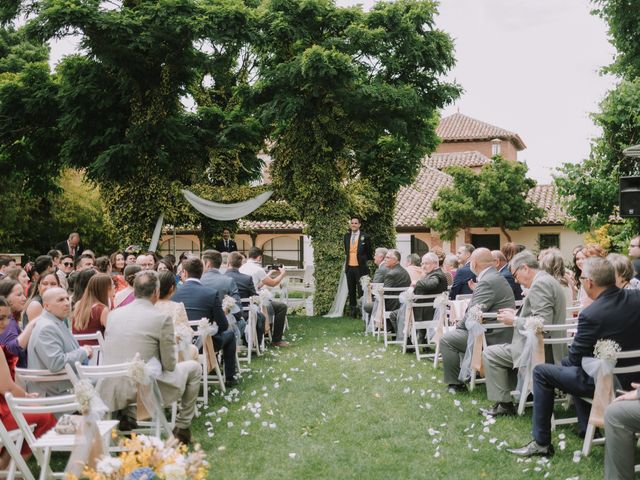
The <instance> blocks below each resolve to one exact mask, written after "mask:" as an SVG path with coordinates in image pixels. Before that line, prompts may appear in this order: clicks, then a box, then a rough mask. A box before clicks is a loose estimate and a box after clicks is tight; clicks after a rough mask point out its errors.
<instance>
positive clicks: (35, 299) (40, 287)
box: [22, 272, 60, 324]
mask: <svg viewBox="0 0 640 480" xmlns="http://www.w3.org/2000/svg"><path fill="white" fill-rule="evenodd" d="M54 287H60V279H59V278H58V275H56V274H55V273H54V272H50V273H47V274H45V275H42V276H40V278H38V281H37V282H36V285H35V287H34V289H33V293H32V294H31V296H30V297H29V300H27V305H26V307H25V309H24V313H23V315H22V321H23V324H26V323H28V322H30V321H31V320H33V319H35V318H38V317H39V316H40V314H41V313H42V295H44V292H46V291H47V290H48V289H50V288H54Z"/></svg>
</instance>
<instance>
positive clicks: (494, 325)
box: [458, 295, 513, 391]
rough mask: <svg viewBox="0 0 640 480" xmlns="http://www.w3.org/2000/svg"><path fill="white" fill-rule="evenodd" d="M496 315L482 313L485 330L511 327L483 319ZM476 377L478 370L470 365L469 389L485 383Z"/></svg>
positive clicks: (483, 346) (483, 343) (483, 347)
mask: <svg viewBox="0 0 640 480" xmlns="http://www.w3.org/2000/svg"><path fill="white" fill-rule="evenodd" d="M459 296H460V295H458V297H459ZM497 316H498V314H497V313H494V312H486V313H483V314H482V320H483V323H482V326H483V327H484V328H485V329H486V330H487V332H489V331H490V330H504V329H506V328H510V329H513V326H512V325H505V324H504V323H500V322H493V323H484V320H489V319H495V318H496V317H497ZM487 332H485V334H484V335H483V337H482V350H484V349H485V348H487V336H486V335H487ZM477 377H478V371H477V370H476V369H475V368H473V366H472V367H471V381H470V382H469V390H470V391H473V389H474V388H476V385H478V384H481V383H485V379H484V378H477Z"/></svg>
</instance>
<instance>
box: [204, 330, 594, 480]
mask: <svg viewBox="0 0 640 480" xmlns="http://www.w3.org/2000/svg"><path fill="white" fill-rule="evenodd" d="M289 321H290V327H291V329H290V330H289V331H288V332H287V334H286V337H287V339H288V340H290V341H291V342H292V346H291V347H290V348H287V349H270V350H269V351H268V352H267V354H266V355H265V356H263V357H261V358H258V359H256V360H255V361H253V362H252V364H251V367H252V371H251V372H250V373H245V374H244V377H243V379H242V381H241V383H240V386H239V388H237V390H234V391H232V392H227V395H226V397H222V396H221V395H219V394H218V393H216V394H215V395H213V396H212V398H211V400H210V403H209V408H208V410H201V415H200V417H199V418H197V419H196V420H195V421H194V425H193V432H194V439H195V440H196V441H199V442H200V443H201V444H202V447H203V448H204V450H205V451H206V452H208V457H209V461H210V463H211V472H210V478H222V479H230V478H233V479H278V480H285V479H301V478H305V479H306V478H310V479H311V478H313V479H316V478H319V479H335V480H338V479H347V478H354V479H367V480H371V479H387V478H391V477H392V476H393V477H395V478H401V479H405V478H407V479H409V478H411V479H413V478H429V479H434V478H456V479H464V478H469V479H477V478H492V479H493V478H504V479H517V478H545V477H546V478H551V479H567V478H580V479H601V478H602V477H603V453H604V452H603V449H602V447H594V451H593V452H592V454H591V456H590V457H589V458H586V459H585V458H582V459H580V460H579V462H577V463H575V462H574V461H573V452H574V451H576V450H580V448H581V446H582V441H581V440H580V439H579V438H578V437H577V436H576V435H575V434H574V433H573V430H572V427H567V428H565V429H559V430H557V431H556V432H554V434H553V442H554V445H555V446H556V450H557V452H556V456H555V457H553V458H552V459H551V461H550V462H548V463H546V462H545V461H544V460H539V459H534V460H532V461H529V462H525V461H521V460H520V461H519V459H517V458H516V457H514V456H512V455H510V454H509V453H507V452H505V451H504V448H506V447H507V445H508V446H520V445H521V444H523V443H525V442H527V441H529V438H530V431H531V413H530V411H528V413H527V414H526V415H525V416H524V417H522V418H506V419H499V420H498V421H497V422H496V423H495V424H491V423H489V422H488V421H487V420H486V419H485V418H484V417H482V416H480V415H478V413H477V412H478V408H479V407H481V406H482V407H484V406H488V405H489V402H488V401H487V400H486V397H485V389H484V386H480V387H479V388H478V389H477V390H476V392H474V393H470V394H457V395H452V394H448V393H443V387H444V386H443V385H442V383H441V378H442V373H441V370H440V369H438V370H434V369H433V366H432V364H430V363H426V362H423V363H417V362H416V359H415V356H414V355H408V354H407V355H403V354H402V353H401V351H400V349H399V348H398V347H397V346H390V347H389V349H388V350H387V351H385V349H384V347H383V345H382V344H381V343H378V342H376V341H375V339H374V338H372V337H371V336H367V337H365V336H364V335H363V333H362V331H361V330H362V324H361V322H360V321H356V320H352V319H346V318H345V319H325V318H307V317H290V319H289ZM563 439H564V440H563ZM561 442H564V445H565V449H564V450H562V451H561V450H560V448H559V447H558V445H559V443H560V444H561V445H562V443H561Z"/></svg>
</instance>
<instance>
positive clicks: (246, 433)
mask: <svg viewBox="0 0 640 480" xmlns="http://www.w3.org/2000/svg"><path fill="white" fill-rule="evenodd" d="M245 435H249V432H246V431H245V430H240V436H245Z"/></svg>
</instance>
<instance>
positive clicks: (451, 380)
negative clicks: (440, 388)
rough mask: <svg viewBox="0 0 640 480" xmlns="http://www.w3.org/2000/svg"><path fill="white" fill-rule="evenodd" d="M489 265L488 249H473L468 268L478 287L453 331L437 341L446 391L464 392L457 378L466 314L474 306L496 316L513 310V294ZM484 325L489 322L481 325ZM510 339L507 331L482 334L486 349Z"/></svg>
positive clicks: (500, 330) (463, 343) (465, 346)
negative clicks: (487, 346) (500, 311)
mask: <svg viewBox="0 0 640 480" xmlns="http://www.w3.org/2000/svg"><path fill="white" fill-rule="evenodd" d="M493 265H494V262H493V257H492V256H491V252H490V251H489V250H488V249H486V248H477V249H475V250H474V251H473V253H472V254H471V262H470V267H471V271H472V272H473V274H475V275H476V276H477V279H478V283H477V284H476V285H475V287H474V290H473V297H471V303H470V304H469V309H468V310H467V314H466V315H465V316H464V318H463V320H462V322H461V323H460V324H458V325H457V327H456V329H455V330H454V331H453V332H448V333H446V334H445V335H444V336H443V337H442V339H441V340H440V351H441V352H442V365H443V369H444V383H446V384H447V385H448V389H449V391H453V392H456V391H458V392H460V391H466V387H465V386H464V384H463V383H462V382H461V381H460V380H459V379H458V376H459V375H460V362H461V359H462V357H463V356H464V353H465V351H466V350H467V339H468V336H469V332H468V331H467V329H466V327H465V321H466V319H467V315H468V312H469V310H470V309H471V308H472V307H473V306H475V305H478V306H481V308H482V311H483V312H497V311H498V310H500V309H502V308H515V306H516V302H515V299H514V297H513V290H511V287H510V286H509V283H508V282H507V281H506V280H505V278H504V277H503V276H502V275H500V274H499V273H498V271H497V270H496V269H495V267H494V266H493ZM485 323H489V322H486V321H485ZM511 337H512V330H511V329H498V330H492V331H488V332H487V333H486V334H485V338H486V340H487V344H488V345H496V344H501V343H507V342H510V341H511Z"/></svg>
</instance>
